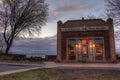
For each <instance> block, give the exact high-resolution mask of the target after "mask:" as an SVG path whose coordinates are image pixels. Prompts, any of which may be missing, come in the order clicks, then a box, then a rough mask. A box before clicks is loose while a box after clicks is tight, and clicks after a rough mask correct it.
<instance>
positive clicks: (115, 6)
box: [105, 0, 120, 29]
mask: <svg viewBox="0 0 120 80" xmlns="http://www.w3.org/2000/svg"><path fill="white" fill-rule="evenodd" d="M105 1H106V2H107V16H108V17H111V18H113V19H114V22H115V24H116V25H120V0H105ZM118 28H119V27H118ZM119 29H120V28H119Z"/></svg>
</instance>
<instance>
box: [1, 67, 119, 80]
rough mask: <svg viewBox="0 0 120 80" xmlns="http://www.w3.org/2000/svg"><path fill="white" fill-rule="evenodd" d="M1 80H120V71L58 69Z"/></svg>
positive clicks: (27, 73)
mask: <svg viewBox="0 0 120 80" xmlns="http://www.w3.org/2000/svg"><path fill="white" fill-rule="evenodd" d="M0 80H120V70H113V69H95V68H75V67H74V68H71V67H56V68H42V69H35V70H30V71H25V72H19V73H13V74H8V75H4V76H0Z"/></svg>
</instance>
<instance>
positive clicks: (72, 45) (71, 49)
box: [68, 39, 76, 60]
mask: <svg viewBox="0 0 120 80" xmlns="http://www.w3.org/2000/svg"><path fill="white" fill-rule="evenodd" d="M75 52H76V40H74V39H69V40H68V57H69V60H74V59H75Z"/></svg>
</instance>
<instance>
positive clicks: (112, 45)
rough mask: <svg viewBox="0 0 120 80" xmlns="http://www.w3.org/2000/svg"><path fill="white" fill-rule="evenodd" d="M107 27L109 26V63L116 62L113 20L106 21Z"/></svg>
mask: <svg viewBox="0 0 120 80" xmlns="http://www.w3.org/2000/svg"><path fill="white" fill-rule="evenodd" d="M107 22H108V26H109V37H110V38H109V40H110V55H111V61H116V51H115V39H114V28H113V20H112V19H110V18H109V19H108V20H107Z"/></svg>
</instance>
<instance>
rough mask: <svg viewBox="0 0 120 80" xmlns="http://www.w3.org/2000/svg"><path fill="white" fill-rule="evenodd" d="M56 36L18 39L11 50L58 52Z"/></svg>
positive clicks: (23, 52) (28, 52) (14, 51)
mask: <svg viewBox="0 0 120 80" xmlns="http://www.w3.org/2000/svg"><path fill="white" fill-rule="evenodd" d="M56 43H57V42H56V36H52V37H46V38H35V39H29V38H19V39H16V40H15V41H14V43H13V46H12V48H11V52H13V53H16V54H56V50H57V49H56Z"/></svg>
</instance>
